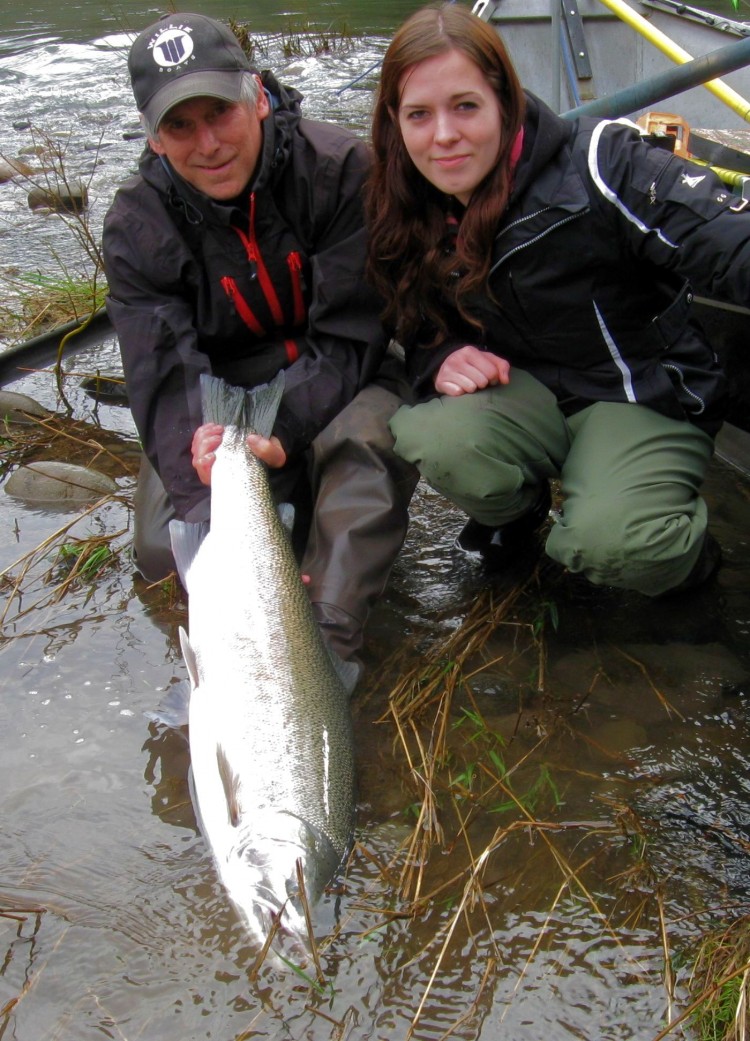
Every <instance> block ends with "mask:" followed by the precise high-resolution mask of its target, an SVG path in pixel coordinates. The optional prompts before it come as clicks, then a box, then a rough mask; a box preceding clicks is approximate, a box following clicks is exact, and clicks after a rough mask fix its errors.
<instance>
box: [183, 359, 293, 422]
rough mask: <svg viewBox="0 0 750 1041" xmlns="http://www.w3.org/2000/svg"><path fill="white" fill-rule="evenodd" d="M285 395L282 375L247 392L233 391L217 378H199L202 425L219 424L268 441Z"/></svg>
mask: <svg viewBox="0 0 750 1041" xmlns="http://www.w3.org/2000/svg"><path fill="white" fill-rule="evenodd" d="M283 392H284V372H283V370H282V371H281V372H278V373H277V374H276V375H275V376H274V378H273V379H272V380H271V381H270V383H262V384H260V385H259V386H257V387H251V388H250V389H249V390H248V389H246V388H245V387H233V386H232V385H231V384H229V383H227V382H226V381H225V380H222V379H219V377H218V376H209V375H208V373H205V372H204V373H203V374H202V375H201V404H202V407H203V422H204V423H220V424H221V425H222V426H225V427H226V426H235V427H239V428H240V429H241V430H249V431H252V432H253V433H255V434H260V436H261V437H270V436H271V432H272V430H273V425H274V423H275V422H276V413H277V412H278V411H279V404H280V402H281V395H282V394H283Z"/></svg>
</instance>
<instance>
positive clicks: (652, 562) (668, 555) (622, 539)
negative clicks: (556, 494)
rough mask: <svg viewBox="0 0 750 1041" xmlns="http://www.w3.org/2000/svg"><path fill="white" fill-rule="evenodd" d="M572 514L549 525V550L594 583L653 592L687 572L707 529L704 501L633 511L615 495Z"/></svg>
mask: <svg viewBox="0 0 750 1041" xmlns="http://www.w3.org/2000/svg"><path fill="white" fill-rule="evenodd" d="M588 505H589V508H588V509H587V510H585V511H581V510H578V511H577V512H576V515H575V519H574V520H572V521H570V520H568V519H566V517H565V510H564V509H563V514H562V516H561V518H560V519H559V520H558V521H557V522H556V523H555V524H554V525H553V527H552V530H551V531H550V534H549V537H548V540H547V553H548V555H549V556H550V557H552V558H553V559H554V560H556V561H557V562H558V563H560V564H562V565H563V566H564V567H566V568H567V569H568V570H569V571H572V572H574V573H579V574H583V575H584V576H585V577H586V578H588V579H589V581H591V582H592V583H593V584H595V585H606V586H613V587H616V588H619V589H631V590H634V591H636V592H639V593H643V594H645V595H646V596H657V595H659V594H661V593H664V592H666V591H667V590H668V589H671V588H673V587H674V586H676V585H678V584H679V583H680V582H681V581H682V580H683V579H684V578H685V576H686V575H687V574H688V573H689V572H690V570H691V568H692V566H693V565H694V563H695V559H696V557H697V556H698V553H699V552H700V547H701V545H702V542H703V538H704V536H705V531H706V519H707V518H706V511H705V505H704V504H703V503H702V500H699V502H698V503H697V504H696V508H695V509H690V510H687V511H673V510H668V509H665V510H664V513H663V514H662V515H661V516H654V515H648V516H641V517H637V516H633V515H630V514H629V513H628V510H627V507H626V506H624V505H623V504H622V503H621V502H618V501H616V500H607V501H597V502H592V503H589V504H588Z"/></svg>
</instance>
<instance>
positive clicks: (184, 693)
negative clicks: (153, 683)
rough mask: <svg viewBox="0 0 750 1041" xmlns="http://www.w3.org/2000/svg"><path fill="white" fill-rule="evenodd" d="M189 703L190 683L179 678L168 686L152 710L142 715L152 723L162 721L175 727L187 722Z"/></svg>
mask: <svg viewBox="0 0 750 1041" xmlns="http://www.w3.org/2000/svg"><path fill="white" fill-rule="evenodd" d="M189 704H190V684H189V683H188V682H187V680H180V682H179V683H174V684H173V685H172V686H171V687H170V688H169V690H168V691H167V692H166V694H165V695H164V697H163V698H162V699H161V701H160V702H159V704H158V706H157V708H156V709H154V711H153V712H144V715H145V716H146V718H147V719H150V720H151V722H152V723H163V724H164V726H167V727H174V728H175V729H177V728H178V727H185V726H187V724H188V707H189Z"/></svg>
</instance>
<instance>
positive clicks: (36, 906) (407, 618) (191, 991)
mask: <svg viewBox="0 0 750 1041" xmlns="http://www.w3.org/2000/svg"><path fill="white" fill-rule="evenodd" d="M115 351H116V345H115V344H113V343H111V344H104V345H103V346H102V349H101V353H100V355H99V357H98V358H97V359H96V362H95V364H96V367H98V368H100V369H101V370H102V371H108V370H110V369H111V368H112V365H114V364H115V362H116V353H115ZM67 365H68V368H69V369H71V370H72V371H74V372H79V371H81V370H82V368H83V367H84V363H83V361H82V359H77V358H76V357H75V356H73V357H71V358H70V359H69V361H68V363H67ZM29 379H30V386H31V389H32V390H33V393H34V395H35V396H36V397H37V398H39V399H41V400H43V402H44V403H45V404H47V405H48V406H54V405H55V404H56V392H55V388H54V384H53V382H52V381H51V380H50V379H49V378H48V377H41V376H34V377H30V378H29ZM76 384H77V377H70V378H69V379H68V380H66V383H65V385H66V387H68V388H69V392H68V397H69V399H70V400H71V403H72V405H73V406H74V409H75V412H76V414H77V415H79V416H80V417H82V418H86V419H87V420H88V421H89V422H91V423H92V424H93V428H92V438H93V439H98V440H100V441H101V440H103V439H105V435H104V433H103V431H111V432H112V438H113V442H115V443H118V444H119V445H120V448H119V450H117V451H114V452H113V453H112V454H111V455H110V456H108V461H107V462H103V461H102V460H100V462H99V465H100V466H102V467H103V468H104V469H106V470H108V471H109V472H110V473H112V474H113V475H114V476H115V477H116V479H117V481H118V485H119V489H120V491H119V493H118V495H117V496H116V497H115V498H114V499H113V500H112V501H110V502H108V503H107V504H106V505H103V506H101V507H100V508H98V509H97V510H95V511H94V512H93V513H92V514H91V515H90V516H88V517H85V518H83V519H82V520H80V521H79V522H78V526H77V527H74V528H73V529H72V531H71V532H69V533H68V534H67V535H66V536H65V537H66V538H67V539H70V538H73V537H76V536H77V537H84V536H86V535H89V534H97V535H102V534H109V535H112V536H113V539H112V543H111V544H112V546H113V548H114V549H115V550H116V551H117V553H118V560H117V562H116V563H115V564H113V566H111V567H110V568H109V569H106V570H105V571H103V572H102V573H101V574H100V576H99V577H98V578H97V579H96V581H93V582H90V583H86V582H84V583H83V584H82V585H81V586H80V587H79V588H71V589H69V590H68V592H67V593H66V594H65V595H64V596H63V597H62V599H61V600H60V602H59V603H56V604H51V603H48V602H45V596H46V594H47V592H48V590H49V588H50V586H54V582H55V580H56V579H57V578H58V577H59V575H58V574H57V572H55V571H54V569H53V570H52V571H51V572H50V562H51V558H52V549H50V551H49V554H48V555H47V557H45V559H44V561H42V562H40V563H39V564H37V565H35V567H33V568H32V569H31V570H30V571H29V573H28V574H27V575H26V577H25V579H24V582H23V583H22V590H23V597H22V599H21V601H20V602H19V601H18V600H17V599H15V598H14V597H13V596H12V595H11V590H10V589H9V587H8V585H7V583H6V585H5V586H4V589H3V595H2V601H1V602H0V606H1V608H2V610H3V611H6V612H7V614H6V615H5V622H4V626H3V629H2V639H1V640H0V655H1V656H2V673H1V677H2V678H0V691H1V695H2V696H1V697H0V827H1V828H2V834H3V843H2V848H1V850H0V908H2V916H0V963H2V966H3V968H2V970H1V971H0V1008H1V1009H2V1012H3V1015H2V1019H0V1031H2V1032H3V1036H7V1037H12V1038H14V1039H19V1041H34V1039H38V1038H42V1037H44V1038H45V1039H52V1038H54V1039H64V1041H67V1039H70V1041H72V1039H74V1038H75V1039H76V1041H80V1039H82V1038H86V1037H91V1038H95V1037H102V1036H105V1037H112V1038H127V1039H128V1041H132V1039H135V1038H149V1039H156V1038H158V1039H160V1041H162V1039H164V1041H168V1039H172V1038H174V1039H175V1041H177V1039H181V1041H184V1039H186V1038H196V1039H198V1038H211V1039H222V1041H224V1039H227V1038H240V1037H242V1038H245V1037H247V1038H250V1037H258V1038H261V1037H268V1038H294V1039H302V1038H305V1039H307V1038H311V1039H318V1038H321V1039H322V1038H329V1037H337V1038H338V1037H346V1038H350V1039H357V1041H359V1039H363V1041H364V1039H370V1038H373V1039H374V1038H382V1039H384V1041H385V1039H386V1038H387V1039H389V1041H391V1039H394V1038H399V1039H406V1038H407V1037H408V1036H410V1035H409V1030H410V1028H411V1027H412V1026H413V1028H414V1032H413V1036H414V1037H419V1038H429V1039H438V1038H441V1037H444V1036H446V1034H447V1033H448V1032H451V1031H452V1033H450V1036H455V1037H460V1038H472V1039H473V1038H484V1039H495V1038H505V1037H507V1038H509V1039H514V1041H516V1039H525V1038H528V1039H529V1041H531V1039H538V1038H539V1037H541V1036H545V1035H546V1036H549V1037H554V1038H567V1037H570V1038H582V1039H583V1038H587V1039H588V1038H591V1037H606V1038H612V1039H620V1038H622V1039H626V1038H627V1039H636V1038H637V1039H639V1041H640V1039H647V1038H652V1037H656V1036H657V1035H658V1034H659V1032H660V1030H661V1029H663V1028H664V1027H665V1025H666V1024H667V1022H668V1018H669V1016H670V1015H671V1017H672V1018H676V1017H677V1016H678V1014H679V1012H680V1010H681V1009H682V1008H684V1007H685V1005H686V1003H687V1000H688V999H687V990H686V979H687V974H688V967H687V966H686V965H685V958H686V957H687V956H688V955H689V954H690V952H691V950H692V949H693V948H694V947H695V945H696V944H697V942H698V941H699V939H700V937H701V936H702V935H703V934H704V933H705V931H706V930H708V929H709V928H710V927H711V926H712V925H714V924H716V923H718V922H719V921H726V920H727V917H728V916H729V917H731V915H733V914H737V913H740V912H741V911H743V910H744V912H745V913H746V912H747V910H748V908H747V892H748V886H749V884H750V856H749V852H750V825H749V824H748V813H747V806H748V800H749V798H750V775H749V773H748V762H749V760H750V738H748V727H747V723H748V711H750V705H749V703H748V700H747V695H748V693H750V691H749V690H748V676H750V672H749V671H748V670H749V669H750V664H749V663H748V650H750V636H749V635H748V629H749V628H750V617H749V616H748V615H749V612H748V597H747V592H748V582H749V581H750V571H749V568H748V565H749V564H750V549H749V548H748V545H747V542H746V530H747V517H748V495H749V494H750V487H749V486H748V483H747V481H746V479H744V478H743V477H741V476H740V475H738V473H737V472H736V471H734V470H732V469H729V468H727V467H726V466H725V465H723V464H721V463H720V462H718V461H717V463H716V464H715V465H714V467H713V469H712V471H711V474H710V478H709V481H708V486H707V494H708V498H709V500H710V504H711V512H712V518H713V521H712V530H713V531H714V532H715V534H716V535H717V537H718V538H719V539H720V541H721V542H722V545H723V546H724V548H725V555H726V563H725V566H724V568H723V569H722V571H721V573H720V576H719V579H718V581H717V582H716V583H715V584H714V585H713V586H711V587H710V588H709V589H707V590H705V591H704V592H700V593H696V594H694V595H693V596H691V597H685V598H684V599H683V600H679V601H677V602H670V603H668V604H665V603H663V604H650V603H648V602H646V601H644V600H643V599H642V598H640V597H636V596H634V595H629V594H620V593H616V592H614V591H611V590H602V591H595V590H592V589H590V588H588V587H587V586H585V585H584V584H581V583H579V582H578V581H577V580H575V579H572V578H571V577H570V576H566V575H564V574H562V573H560V572H559V571H557V570H556V569H555V568H554V567H552V566H551V565H545V563H544V559H543V558H533V557H532V558H530V559H526V560H519V561H517V562H516V563H515V564H514V566H513V567H512V568H509V569H508V571H507V572H505V573H504V574H502V575H497V576H487V575H486V574H484V573H483V572H482V571H481V569H478V568H477V567H476V566H475V565H473V564H472V563H471V562H469V561H466V560H465V559H463V558H462V557H461V556H460V555H459V554H458V553H457V551H456V550H455V549H454V547H453V538H454V536H455V533H456V530H457V528H458V526H459V525H460V518H459V517H458V516H457V515H456V514H455V512H454V511H452V510H451V509H450V508H449V507H448V506H447V505H446V504H445V503H444V502H443V501H442V500H440V499H439V498H438V497H437V496H435V495H434V493H432V492H430V491H429V490H428V489H424V488H420V490H419V493H418V496H417V498H416V500H415V505H414V515H413V523H412V528H411V531H410V535H409V539H408V542H407V545H406V546H405V548H404V552H403V554H402V556H401V558H400V560H399V562H398V564H397V566H396V569H395V572H394V575H393V578H392V582H391V584H390V587H389V590H388V593H387V595H386V597H385V598H384V600H383V602H382V603H381V604H380V605H379V607H378V609H377V610H376V613H375V615H374V617H373V619H372V624H371V626H370V631H369V643H368V650H367V663H368V678H367V681H366V683H365V684H364V685H363V687H362V689H361V690H360V691H359V693H358V694H357V696H356V698H355V701H354V706H353V708H354V715H355V722H356V733H357V749H358V764H359V765H358V774H359V776H358V780H359V810H358V821H357V839H358V843H359V845H358V846H357V847H356V848H355V850H354V853H353V855H352V859H351V862H350V864H349V866H348V869H347V871H346V872H345V875H344V877H343V878H342V880H341V885H340V886H339V887H337V889H336V892H334V893H331V894H328V895H327V896H326V897H325V898H324V900H323V902H322V904H321V905H320V906H319V907H318V908H317V911H316V933H317V936H318V939H319V942H320V944H321V964H322V968H323V973H324V983H323V985H322V988H321V989H320V990H315V989H312V988H311V987H310V986H309V985H307V984H306V982H305V981H304V980H302V979H300V978H298V977H296V976H295V975H294V974H289V973H283V972H281V971H280V970H278V969H276V968H273V967H271V966H269V965H264V966H263V967H262V968H261V969H260V971H259V973H258V975H257V978H255V979H253V978H252V975H253V974H252V969H253V965H254V961H255V956H256V953H257V952H255V951H254V950H252V949H251V948H250V946H249V944H248V941H247V939H246V937H245V935H244V933H243V930H242V927H241V925H240V924H239V922H238V921H237V919H236V917H235V915H234V913H233V911H232V910H231V908H230V907H229V906H228V905H227V901H226V899H225V897H224V894H223V891H222V890H221V887H220V886H219V884H218V882H217V879H216V876H215V873H214V869H213V866H212V863H211V860H210V857H209V855H208V853H207V850H206V848H205V846H204V843H203V841H202V838H201V837H200V835H199V833H198V831H197V828H196V824H195V819H194V815H193V811H192V806H191V803H190V797H189V791H188V783H187V778H188V766H189V763H188V754H187V746H186V743H185V740H184V737H183V736H182V735H181V734H180V733H175V732H170V731H166V730H164V729H161V728H158V727H156V726H154V724H152V723H150V722H149V720H148V718H147V716H146V715H145V713H147V712H148V711H149V710H150V709H152V708H153V707H154V705H155V703H156V702H157V701H158V699H159V696H160V692H161V691H163V689H164V688H166V687H168V686H169V685H170V684H172V683H174V682H176V681H177V680H178V679H181V678H183V674H184V670H183V666H182V662H181V659H180V654H179V649H178V646H177V641H176V630H177V626H178V625H179V624H181V623H184V622H185V605H184V603H182V602H181V600H180V599H179V598H177V599H174V598H173V597H171V596H170V595H169V594H168V593H167V592H165V591H164V590H162V589H152V590H148V589H146V588H144V587H143V585H141V584H139V583H138V582H137V581H136V580H135V579H134V577H133V576H132V574H131V572H130V569H129V567H128V564H127V546H128V539H129V534H128V528H129V523H130V512H129V497H130V493H131V491H132V486H133V478H132V476H131V475H130V473H129V471H130V470H132V467H131V462H132V453H133V449H134V445H133V440H132V438H133V431H132V428H131V426H130V421H129V413H128V412H127V410H124V409H122V408H120V407H114V406H107V405H100V406H99V407H98V408H97V409H96V410H94V411H92V402H91V400H90V399H89V398H88V397H87V396H86V395H84V394H82V393H81V392H80V391H78V390H77V389H76ZM25 386H27V383H26V382H22V384H21V385H20V387H21V388H22V387H25ZM14 389H20V388H19V386H18V385H16V387H15V388H14ZM111 446H112V444H111V443H110V447H111ZM71 519H72V516H71V515H70V514H65V515H63V514H55V515H51V514H50V513H49V512H47V511H43V510H39V509H34V508H31V507H29V506H26V505H24V504H22V503H19V502H18V501H17V500H13V499H11V498H10V497H9V496H7V495H5V494H2V493H0V524H2V529H3V530H4V531H5V532H6V533H12V538H9V537H7V536H6V538H5V539H4V540H3V546H2V562H1V566H2V567H3V568H7V567H8V565H13V562H14V561H15V560H17V559H18V558H21V557H22V556H23V555H24V554H26V553H28V551H29V550H31V549H33V548H34V547H35V546H37V545H38V544H39V543H40V542H41V541H42V539H43V538H45V537H47V536H48V535H50V534H51V533H53V532H54V531H56V530H58V529H59V528H60V527H61V526H63V525H64V524H66V523H69V522H70V521H71ZM58 541H59V540H58ZM19 568H20V565H17V564H16V565H14V566H11V567H10V569H9V572H8V574H9V575H11V576H14V575H17V574H18V573H19ZM43 574H47V575H48V579H47V582H46V584H45V583H43V582H42V581H41V578H35V576H41V575H43ZM508 599H511V600H512V601H513V603H512V606H511V607H510V608H509V609H508V610H507V611H505V612H503V611H502V610H501V609H500V608H501V605H502V604H503V602H504V601H506V600H508ZM477 603H479V604H480V605H482V607H481V610H480V611H479V612H478V614H477V607H476V605H477ZM493 611H495V612H496V614H495V623H494V624H489V625H488V624H487V623H486V620H487V619H488V618H490V617H492V612H493ZM472 612H474V616H475V617H478V619H479V621H478V623H477V624H478V625H479V629H480V630H481V639H479V640H478V641H477V642H478V644H479V650H478V651H477V653H476V654H474V655H473V656H471V657H470V658H469V659H468V660H467V661H466V662H465V664H464V668H463V671H462V673H461V679H460V682H459V683H458V684H457V685H456V689H455V692H454V694H453V699H452V703H451V705H450V708H449V710H448V712H447V742H446V744H447V753H446V755H445V756H444V761H443V764H442V765H439V766H437V767H436V768H435V770H434V774H433V775H432V777H431V783H432V785H433V788H434V793H435V800H436V811H437V821H438V823H439V826H440V827H441V828H442V836H441V837H439V838H438V839H437V840H435V841H434V842H433V843H432V844H430V843H427V844H426V845H425V846H424V847H422V848H421V849H420V850H419V851H418V852H417V853H416V854H415V858H416V860H418V862H419V863H418V864H415V863H412V864H408V863H407V854H406V850H407V849H408V847H409V843H410V840H411V838H412V836H413V835H414V824H415V820H416V816H415V815H416V814H417V813H418V812H419V807H420V805H421V801H422V798H423V794H424V786H423V785H422V784H421V782H420V781H419V780H418V778H417V776H416V775H419V774H420V773H422V774H423V764H422V762H421V760H420V756H419V745H418V744H417V742H416V737H415V736H413V737H409V736H407V737H406V741H407V744H408V747H409V756H411V765H412V766H413V767H414V771H412V770H411V769H410V765H409V761H408V759H407V753H406V750H405V747H404V745H403V744H402V743H401V741H400V740H399V739H398V730H397V727H396V724H395V719H394V716H393V714H391V713H389V702H388V699H389V695H390V694H391V693H392V692H393V691H394V690H396V689H397V688H398V685H399V682H403V680H404V678H405V677H408V675H409V674H410V672H411V670H413V669H414V668H415V666H416V665H421V666H422V667H423V668H424V669H425V671H426V670H428V669H429V668H430V667H433V668H436V669H438V670H444V672H445V674H446V675H448V673H449V672H450V665H451V661H455V660H456V659H457V657H458V656H460V655H461V653H462V651H463V649H464V646H465V643H466V641H468V640H469V639H470V638H471V635H472V632H473V633H476V628H475V629H473V630H472V632H469V630H468V628H467V622H468V621H470V620H471V617H472ZM482 626H484V628H483V629H482ZM462 627H463V628H462ZM464 633H465V634H466V635H465V638H464V635H463V634H464ZM444 690H445V685H443V686H442V687H441V685H440V684H438V686H437V687H436V698H437V699H439V697H440V695H441V693H442V692H443V691H444ZM414 692H415V688H412V689H411V693H412V694H413V693H414ZM439 717H440V711H439V705H438V701H437V700H436V701H434V702H433V703H431V704H428V705H427V706H426V707H425V708H424V710H423V711H422V713H421V714H420V715H418V716H416V717H415V718H414V720H413V722H409V721H408V716H407V715H406V714H405V715H404V716H403V717H402V729H403V730H404V731H405V732H408V734H412V735H418V736H419V740H420V741H421V743H422V745H423V746H426V745H427V744H428V743H429V741H430V737H431V734H433V732H434V729H435V726H436V724H435V721H436V719H439ZM417 833H418V836H421V837H425V833H424V829H422V828H418V829H417ZM415 858H413V859H415ZM660 916H661V919H662V920H663V930H662V927H661V925H660ZM665 951H666V955H665ZM665 957H668V958H669V959H670V962H671V963H674V964H675V966H676V968H675V982H674V985H673V987H672V988H671V992H672V993H671V996H670V994H669V993H668V989H667V988H666V987H665V981H664V978H665ZM673 1036H680V1035H679V1033H678V1032H675V1033H674V1035H673ZM686 1036H689V1035H686Z"/></svg>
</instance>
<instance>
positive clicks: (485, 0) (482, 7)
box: [471, 0, 500, 22]
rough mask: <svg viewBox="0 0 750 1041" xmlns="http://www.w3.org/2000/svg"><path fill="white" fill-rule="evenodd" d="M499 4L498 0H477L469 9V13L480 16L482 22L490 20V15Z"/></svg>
mask: <svg viewBox="0 0 750 1041" xmlns="http://www.w3.org/2000/svg"><path fill="white" fill-rule="evenodd" d="M499 6H500V0H477V2H476V3H475V4H474V6H473V7H472V9H471V13H472V14H475V15H476V16H477V17H478V18H481V19H482V21H483V22H491V21H492V16H493V15H494V13H495V11H497V9H498V7H499Z"/></svg>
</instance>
